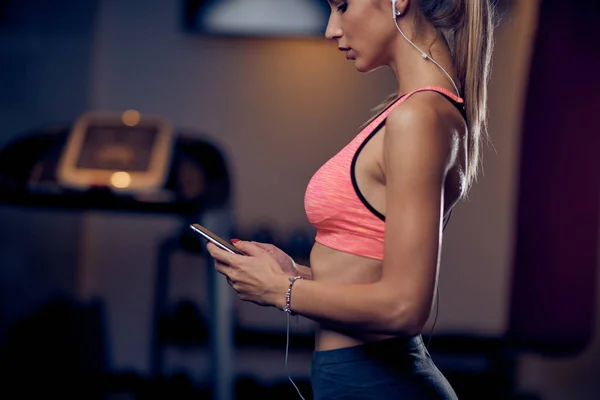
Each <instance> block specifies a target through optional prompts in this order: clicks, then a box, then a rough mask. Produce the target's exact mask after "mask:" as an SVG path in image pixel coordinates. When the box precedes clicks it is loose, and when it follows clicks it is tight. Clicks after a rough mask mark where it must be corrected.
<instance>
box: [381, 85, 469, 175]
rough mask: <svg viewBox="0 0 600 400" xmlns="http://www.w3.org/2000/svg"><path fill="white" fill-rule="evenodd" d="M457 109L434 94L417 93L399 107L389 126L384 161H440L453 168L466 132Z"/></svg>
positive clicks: (387, 124)
mask: <svg viewBox="0 0 600 400" xmlns="http://www.w3.org/2000/svg"><path fill="white" fill-rule="evenodd" d="M453 108H454V106H453V105H452V104H450V103H449V102H448V100H446V99H444V98H443V97H442V96H440V95H439V94H437V93H433V92H431V93H430V92H422V93H416V94H414V95H413V96H411V97H410V98H408V99H407V100H406V101H404V102H403V103H402V104H400V105H399V106H397V107H395V108H394V109H393V110H392V111H391V112H390V114H389V115H388V118H387V122H386V130H385V138H384V158H389V157H392V156H394V155H395V156H401V157H405V160H406V161H408V160H410V159H419V160H420V162H421V163H423V162H426V161H427V160H430V161H431V162H433V163H435V162H436V161H437V162H441V163H443V164H444V165H445V167H446V168H449V167H450V166H451V164H453V162H454V159H455V154H456V150H457V146H458V143H459V140H458V139H459V138H460V133H461V130H462V129H464V123H462V119H461V117H460V114H459V113H458V111H457V110H455V109H453ZM457 114H458V117H457ZM406 157H408V158H406Z"/></svg>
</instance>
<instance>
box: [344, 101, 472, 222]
mask: <svg viewBox="0 0 600 400" xmlns="http://www.w3.org/2000/svg"><path fill="white" fill-rule="evenodd" d="M423 91H431V92H436V93H439V94H441V95H442V96H444V97H445V98H446V99H448V100H449V101H450V102H451V103H452V104H453V105H454V106H455V107H456V108H457V109H458V111H459V112H460V115H462V117H463V118H464V119H465V122H466V121H467V113H466V109H465V105H464V103H459V102H458V101H455V100H454V99H453V98H451V97H450V96H448V95H446V94H444V93H441V92H438V91H437V90H433V89H428V90H423ZM405 96H406V95H402V96H400V97H398V98H397V99H396V100H394V101H393V102H392V103H391V104H390V105H389V106H388V107H386V108H385V109H384V110H383V111H381V112H380V113H379V115H381V114H383V113H384V112H385V111H387V110H388V109H389V108H390V107H391V106H393V105H394V104H396V103H397V102H398V101H399V100H400V99H402V98H403V97H405ZM379 115H377V116H376V117H375V118H373V119H374V120H375V119H377V118H379ZM386 120H387V117H386V118H384V119H383V121H381V122H380V123H379V125H377V126H376V127H375V129H373V132H371V133H370V134H369V136H367V137H366V138H365V140H363V142H362V143H361V144H360V146H359V147H358V149H357V150H356V152H355V153H354V156H352V163H351V164H350V179H351V181H352V186H353V187H354V192H355V193H356V195H357V196H358V198H359V199H360V201H361V202H362V203H363V205H364V206H365V207H366V208H367V209H368V210H369V211H371V213H373V214H374V215H375V216H376V217H377V218H379V219H380V220H382V221H384V222H385V215H383V214H382V213H380V212H379V211H377V210H376V209H375V207H373V206H372V205H371V203H369V202H368V200H367V199H366V198H365V196H363V194H362V192H361V191H360V189H359V187H358V183H357V181H356V173H355V170H356V161H357V160H358V156H359V154H360V152H361V151H362V149H363V148H364V147H365V146H366V145H367V143H368V142H369V140H371V139H372V138H373V136H375V134H376V133H377V132H379V131H380V130H381V128H382V127H383V126H384V125H385V122H386ZM451 215H452V210H450V211H448V213H447V214H446V215H445V216H444V228H443V229H446V225H448V222H449V220H450V216H451Z"/></svg>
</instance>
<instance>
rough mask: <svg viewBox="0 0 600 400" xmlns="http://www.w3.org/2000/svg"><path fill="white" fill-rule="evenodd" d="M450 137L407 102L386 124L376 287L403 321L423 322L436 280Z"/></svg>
mask: <svg viewBox="0 0 600 400" xmlns="http://www.w3.org/2000/svg"><path fill="white" fill-rule="evenodd" d="M453 143H454V141H453V135H452V132H451V130H450V129H448V128H447V127H446V126H445V124H444V119H443V117H442V116H441V115H440V114H439V113H438V112H437V111H436V110H435V109H434V108H433V107H431V106H428V105H427V104H426V103H425V104H424V103H419V102H410V103H409V102H408V101H407V102H406V103H405V104H403V106H402V107H398V108H396V109H394V110H393V111H392V112H391V113H390V115H389V117H388V120H387V123H386V131H385V138H384V156H383V160H384V162H383V165H384V172H385V180H386V227H385V244H384V265H383V275H382V280H381V283H382V284H383V285H385V287H386V290H389V291H390V293H394V296H395V297H396V300H395V304H396V305H397V306H398V307H399V309H400V310H402V313H403V314H404V318H402V319H403V320H404V321H409V323H410V324H411V326H413V328H414V330H416V331H419V330H420V329H421V328H422V327H423V325H424V324H425V323H426V322H427V319H428V317H429V313H430V310H431V304H432V299H433V293H434V289H435V283H436V279H437V268H438V264H439V256H440V248H441V232H442V229H441V224H442V214H443V209H444V204H443V198H444V194H443V189H444V181H445V177H446V173H447V171H448V169H449V168H450V166H451V165H452V163H453V160H452V158H453V154H454V153H455V151H453V146H454V144H453Z"/></svg>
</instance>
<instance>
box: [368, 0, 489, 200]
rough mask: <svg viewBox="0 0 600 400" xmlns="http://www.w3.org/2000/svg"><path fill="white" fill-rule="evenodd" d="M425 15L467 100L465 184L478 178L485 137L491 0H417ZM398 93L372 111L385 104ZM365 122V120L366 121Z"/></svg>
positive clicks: (486, 136) (486, 137)
mask: <svg viewBox="0 0 600 400" xmlns="http://www.w3.org/2000/svg"><path fill="white" fill-rule="evenodd" d="M416 1H418V5H419V8H420V10H421V12H422V14H423V15H424V17H425V18H426V19H427V20H428V21H429V22H430V23H431V24H432V25H433V26H434V27H435V28H436V29H438V30H439V31H440V32H441V33H442V35H443V36H444V38H445V39H446V41H447V42H448V45H449V47H450V52H451V55H452V59H453V61H454V67H455V68H456V73H457V75H458V79H459V82H460V87H461V88H462V92H463V93H462V97H463V99H464V100H465V104H466V114H467V123H468V126H469V130H468V137H467V165H466V171H465V172H466V180H467V182H466V187H465V192H466V191H467V190H468V188H469V187H470V186H471V185H472V184H473V182H475V181H476V180H477V175H478V173H479V169H480V166H481V147H482V143H483V141H487V140H488V125H487V87H488V82H489V78H490V70H491V60H492V51H493V43H494V41H493V30H494V23H493V21H494V16H493V10H492V6H491V4H490V0H416ZM397 96H398V94H394V95H392V96H390V97H389V98H388V99H387V100H386V101H384V102H383V104H381V105H379V106H378V107H377V108H375V109H374V110H373V111H374V112H376V113H378V112H380V111H381V110H383V109H384V108H386V107H387V106H388V105H389V104H390V103H391V102H392V101H393V100H395V99H396V98H397ZM365 125H366V124H365Z"/></svg>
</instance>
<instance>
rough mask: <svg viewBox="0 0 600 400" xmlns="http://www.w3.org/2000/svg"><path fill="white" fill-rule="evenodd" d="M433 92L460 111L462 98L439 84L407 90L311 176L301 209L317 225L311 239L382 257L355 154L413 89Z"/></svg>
mask: <svg viewBox="0 0 600 400" xmlns="http://www.w3.org/2000/svg"><path fill="white" fill-rule="evenodd" d="M422 91H435V92H438V93H440V94H442V95H443V96H444V97H446V98H447V99H448V100H450V101H451V102H452V103H453V104H454V105H455V106H456V107H457V108H458V109H459V111H461V114H462V115H463V117H465V113H464V101H463V99H462V98H460V97H458V96H456V95H454V94H452V93H451V92H449V91H448V90H446V89H444V88H440V87H435V86H429V87H424V88H421V89H417V90H415V91H412V92H410V93H407V94H405V95H403V96H401V97H399V98H398V99H396V100H395V101H394V102H393V103H392V104H390V105H389V106H388V107H387V108H386V109H385V110H384V111H382V112H381V113H380V114H379V115H378V116H377V117H376V118H375V119H373V121H371V123H369V124H368V125H367V126H366V127H365V128H364V129H363V130H362V131H361V132H360V133H359V134H358V135H356V137H355V138H354V139H353V140H352V141H351V142H350V143H349V144H348V145H346V147H344V148H343V149H342V150H341V151H340V152H339V153H337V154H336V155H335V156H333V157H332V158H331V159H329V160H328V161H327V162H326V163H325V164H323V166H322V167H321V168H320V169H319V170H318V171H317V172H316V173H315V174H314V175H313V177H312V178H311V180H310V182H309V183H308V186H307V188H306V194H305V197H304V208H305V211H306V215H307V217H308V220H309V221H310V223H311V224H312V225H314V226H315V228H317V236H316V238H315V241H317V242H318V243H321V244H322V245H324V246H327V247H331V248H333V249H336V250H339V251H343V252H347V253H351V254H355V255H359V256H363V257H369V258H374V259H377V260H383V243H384V234H385V216H384V215H382V214H381V213H379V212H378V211H377V210H375V208H373V207H372V206H371V205H370V204H369V202H368V201H367V200H366V199H365V197H364V196H363V195H362V193H361V192H360V190H359V188H358V185H357V183H356V176H355V172H354V169H355V164H356V160H357V158H358V154H359V153H360V151H361V150H362V148H363V147H364V146H365V145H366V144H367V142H368V141H369V140H370V139H371V138H372V137H373V136H374V135H375V134H376V133H377V132H378V131H379V130H380V129H381V127H382V126H384V124H385V120H386V118H387V116H388V115H389V113H390V112H391V111H392V110H393V109H394V108H395V107H397V106H398V105H400V104H402V102H404V101H405V100H406V99H407V98H409V97H410V96H411V95H413V94H414V93H417V92H422Z"/></svg>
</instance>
